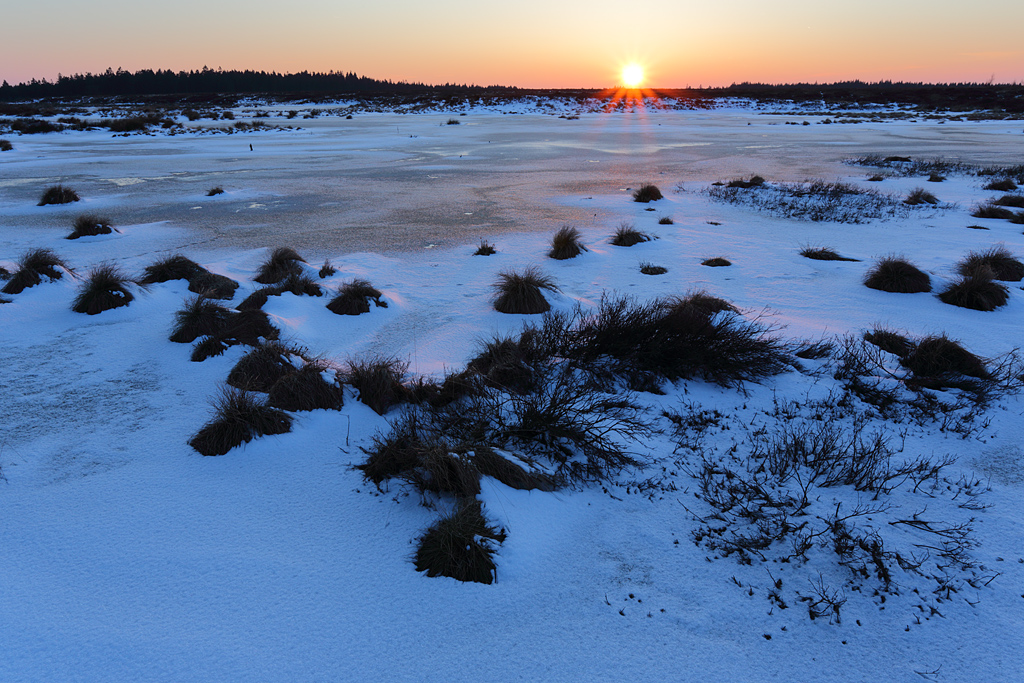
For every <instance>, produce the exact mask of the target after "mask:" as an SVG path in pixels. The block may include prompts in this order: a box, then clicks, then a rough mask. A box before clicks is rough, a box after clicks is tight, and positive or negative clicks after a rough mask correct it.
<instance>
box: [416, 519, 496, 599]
mask: <svg viewBox="0 0 1024 683" xmlns="http://www.w3.org/2000/svg"><path fill="white" fill-rule="evenodd" d="M504 540H505V533H504V532H503V531H498V530H496V529H494V528H493V527H491V526H490V525H488V523H487V520H486V519H484V516H483V511H482V509H481V503H480V501H478V500H462V501H460V502H459V505H458V507H457V508H456V510H455V511H454V512H453V513H452V514H450V515H446V516H444V517H442V518H441V519H440V520H438V521H437V522H436V523H435V524H434V525H433V526H432V527H430V528H429V529H428V530H427V532H426V533H425V534H423V536H422V537H421V538H420V540H419V547H418V548H417V549H416V571H421V572H426V574H427V576H430V577H435V576H449V577H451V578H453V579H456V580H457V581H464V582H468V581H473V582H476V583H484V584H490V583H493V582H494V581H495V579H496V577H497V567H496V565H495V564H494V559H493V555H494V550H493V547H492V545H493V542H494V541H497V542H498V543H501V542H503V541H504Z"/></svg>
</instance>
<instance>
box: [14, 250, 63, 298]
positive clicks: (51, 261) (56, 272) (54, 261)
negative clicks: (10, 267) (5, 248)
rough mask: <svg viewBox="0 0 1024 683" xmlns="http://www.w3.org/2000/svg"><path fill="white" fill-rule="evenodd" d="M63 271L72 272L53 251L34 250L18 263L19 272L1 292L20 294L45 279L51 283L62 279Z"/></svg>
mask: <svg viewBox="0 0 1024 683" xmlns="http://www.w3.org/2000/svg"><path fill="white" fill-rule="evenodd" d="M62 270H66V271H69V272H70V271H71V268H69V267H68V265H67V264H66V263H65V262H64V259H62V258H61V257H59V256H57V254H55V253H54V252H53V250H51V249H33V250H32V251H29V252H26V253H25V254H24V255H23V256H22V257H21V259H20V260H19V261H18V270H16V271H15V272H14V274H13V275H12V276H11V277H10V279H9V280H8V281H7V284H5V285H4V288H3V289H2V290H0V291H2V292H3V293H4V294H20V293H21V292H23V291H24V290H26V289H28V288H29V287H35V286H36V285H38V284H41V283H42V281H43V277H47V278H49V279H50V280H51V281H53V280H59V279H61V277H62V276H63V273H62Z"/></svg>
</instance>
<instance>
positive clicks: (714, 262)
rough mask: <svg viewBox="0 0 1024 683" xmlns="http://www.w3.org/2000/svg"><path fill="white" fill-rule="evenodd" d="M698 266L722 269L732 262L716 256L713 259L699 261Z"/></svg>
mask: <svg viewBox="0 0 1024 683" xmlns="http://www.w3.org/2000/svg"><path fill="white" fill-rule="evenodd" d="M700 264H701V265H702V266H710V267H711V268H723V267H725V266H731V265H732V261H730V260H728V259H724V258H722V257H720V256H716V257H715V258H709V259H705V260H703V261H701V262H700Z"/></svg>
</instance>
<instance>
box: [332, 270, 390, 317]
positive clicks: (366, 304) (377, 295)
mask: <svg viewBox="0 0 1024 683" xmlns="http://www.w3.org/2000/svg"><path fill="white" fill-rule="evenodd" d="M381 296H383V294H382V293H381V291H380V290H379V289H377V288H376V287H374V286H373V285H371V284H370V283H369V282H367V281H366V280H360V279H356V280H352V281H350V282H345V283H343V284H342V285H341V286H340V287H338V293H337V294H335V295H334V298H333V299H331V300H330V301H329V302H328V304H327V310H329V311H330V312H331V313H335V314H337V315H360V314H361V313H369V312H370V301H373V303H374V304H375V305H376V306H377V307H378V308H387V307H388V304H387V302H386V301H382V300H381Z"/></svg>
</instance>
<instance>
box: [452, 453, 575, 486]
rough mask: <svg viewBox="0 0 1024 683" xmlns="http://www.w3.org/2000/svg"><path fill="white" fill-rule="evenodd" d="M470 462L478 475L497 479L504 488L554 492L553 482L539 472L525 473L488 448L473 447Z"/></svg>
mask: <svg viewBox="0 0 1024 683" xmlns="http://www.w3.org/2000/svg"><path fill="white" fill-rule="evenodd" d="M470 457H471V460H472V461H473V464H474V465H475V466H476V468H477V469H478V470H479V471H480V474H482V475H484V476H485V477H492V478H494V479H497V480H498V481H500V482H501V483H502V484H504V485H505V486H508V487H509V488H513V489H519V490H521V491H532V490H539V491H554V490H555V489H556V488H557V486H556V485H555V482H554V480H553V479H552V478H551V477H549V476H547V475H545V474H542V473H539V472H527V471H526V470H525V469H523V467H522V466H521V465H518V464H516V463H514V462H512V461H511V460H509V459H508V458H506V457H504V456H502V455H499V454H498V453H497V451H495V450H494V449H493V448H490V447H489V446H482V445H474V446H473V450H472V451H471V453H470Z"/></svg>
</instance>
